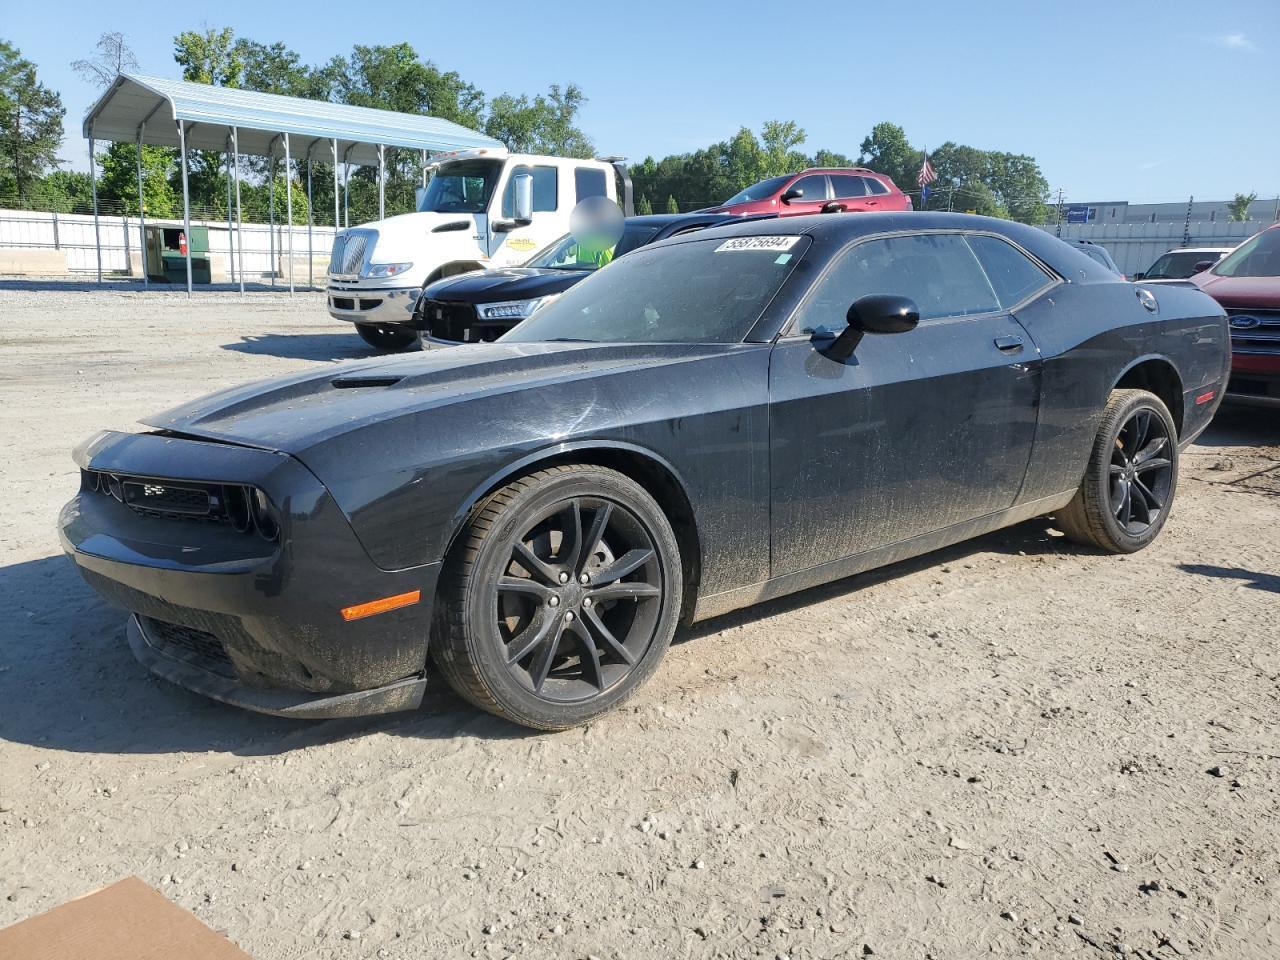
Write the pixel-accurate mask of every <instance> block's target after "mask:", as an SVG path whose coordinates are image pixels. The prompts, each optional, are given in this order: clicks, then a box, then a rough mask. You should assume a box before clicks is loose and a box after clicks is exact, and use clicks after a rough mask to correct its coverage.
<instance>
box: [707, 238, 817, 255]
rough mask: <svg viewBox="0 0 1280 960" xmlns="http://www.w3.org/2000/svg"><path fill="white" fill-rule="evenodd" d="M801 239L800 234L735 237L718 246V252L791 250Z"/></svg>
mask: <svg viewBox="0 0 1280 960" xmlns="http://www.w3.org/2000/svg"><path fill="white" fill-rule="evenodd" d="M799 239H800V236H799V235H798V234H793V235H792V236H789V237H734V238H733V239H732V240H726V241H725V242H724V243H722V244H720V246H718V247H716V250H715V252H716V253H730V252H733V251H735V250H768V251H771V252H772V251H780V250H790V249H791V248H792V247H794V246H795V245H796V242H797V241H798V240H799Z"/></svg>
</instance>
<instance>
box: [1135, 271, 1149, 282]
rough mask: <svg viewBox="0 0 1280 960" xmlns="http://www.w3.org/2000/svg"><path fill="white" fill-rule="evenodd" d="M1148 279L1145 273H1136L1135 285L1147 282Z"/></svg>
mask: <svg viewBox="0 0 1280 960" xmlns="http://www.w3.org/2000/svg"><path fill="white" fill-rule="evenodd" d="M1146 278H1147V275H1146V274H1145V273H1135V274H1134V275H1133V281H1134V283H1137V282H1138V281H1139V280H1145V279H1146Z"/></svg>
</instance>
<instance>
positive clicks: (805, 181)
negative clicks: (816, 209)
mask: <svg viewBox="0 0 1280 960" xmlns="http://www.w3.org/2000/svg"><path fill="white" fill-rule="evenodd" d="M787 189H788V190H803V191H804V193H803V195H802V196H801V197H800V199H801V200H803V201H804V202H805V203H812V202H813V201H815V200H818V201H822V200H825V199H827V178H826V177H825V176H817V175H814V176H808V177H801V178H800V179H799V180H797V181H796V182H795V183H793V184H792V185H791V186H790V187H788V188H787Z"/></svg>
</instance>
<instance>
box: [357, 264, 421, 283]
mask: <svg viewBox="0 0 1280 960" xmlns="http://www.w3.org/2000/svg"><path fill="white" fill-rule="evenodd" d="M412 266H413V264H412V263H371V264H369V272H368V273H366V274H365V276H366V277H368V278H369V279H371V280H373V279H377V278H379V277H394V276H396V275H397V274H400V273H404V272H405V271H406V270H409V269H410V268H411V267H412Z"/></svg>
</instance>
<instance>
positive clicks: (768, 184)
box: [722, 174, 791, 207]
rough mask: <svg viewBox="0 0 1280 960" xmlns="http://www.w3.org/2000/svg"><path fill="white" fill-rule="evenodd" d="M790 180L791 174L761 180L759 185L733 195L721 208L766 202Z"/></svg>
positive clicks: (754, 184) (755, 184) (753, 185)
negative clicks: (737, 204)
mask: <svg viewBox="0 0 1280 960" xmlns="http://www.w3.org/2000/svg"><path fill="white" fill-rule="evenodd" d="M790 179H791V174H787V176H785V177H770V178H769V179H768V180H761V181H760V182H759V183H753V184H752V185H751V186H749V187H747V189H745V190H743V191H742V192H741V193H735V194H734V195H733V196H732V197H730V198H729V199H728V200H726V201H725V202H724V203H723V204H722V206H726V207H727V206H729V205H730V204H734V203H752V202H753V201H756V200H768V199H769V198H770V197H772V196H773V195H774V194H775V193H777V192H778V191H779V190H781V189H782V185H783V184H784V183H786V182H787V181H788V180H790Z"/></svg>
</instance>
